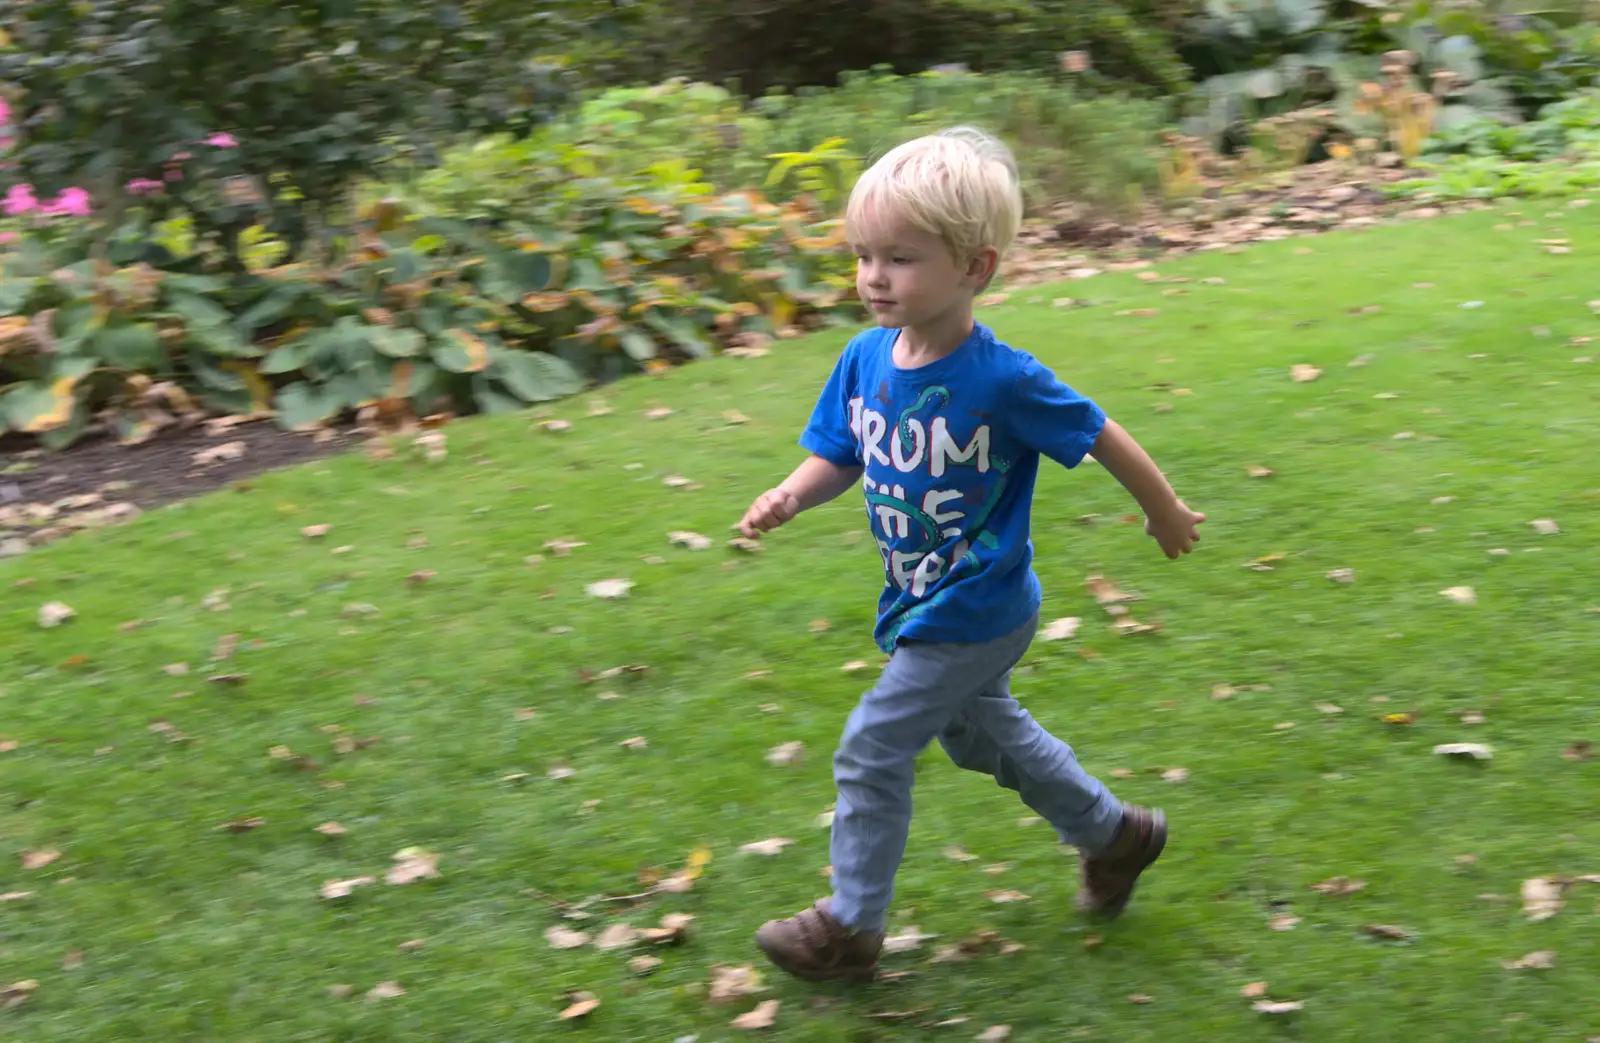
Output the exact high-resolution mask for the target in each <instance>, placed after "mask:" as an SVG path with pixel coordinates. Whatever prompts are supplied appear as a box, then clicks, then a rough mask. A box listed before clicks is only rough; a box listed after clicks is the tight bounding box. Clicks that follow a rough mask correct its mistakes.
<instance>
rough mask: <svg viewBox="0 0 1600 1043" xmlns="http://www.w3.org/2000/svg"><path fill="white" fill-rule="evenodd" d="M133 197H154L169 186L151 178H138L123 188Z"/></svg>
mask: <svg viewBox="0 0 1600 1043" xmlns="http://www.w3.org/2000/svg"><path fill="white" fill-rule="evenodd" d="M123 187H124V188H126V189H127V191H128V194H129V195H131V196H153V195H156V194H157V193H159V192H161V191H163V190H164V189H165V188H166V187H167V186H166V183H165V182H162V181H157V180H156V179H155V178H151V177H136V178H134V179H133V180H132V181H129V182H128V183H127V184H126V185H124V186H123Z"/></svg>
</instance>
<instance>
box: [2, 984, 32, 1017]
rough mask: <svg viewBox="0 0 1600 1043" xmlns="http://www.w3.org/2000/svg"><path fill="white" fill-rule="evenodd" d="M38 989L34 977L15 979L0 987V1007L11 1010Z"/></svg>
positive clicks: (25, 1000)
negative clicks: (21, 979) (22, 979)
mask: <svg viewBox="0 0 1600 1043" xmlns="http://www.w3.org/2000/svg"><path fill="white" fill-rule="evenodd" d="M38 991H39V982H38V980H37V979H35V978H28V979H26V980H24V981H15V982H12V983H11V984H10V985H7V986H6V987H5V988H3V989H0V1008H4V1009H5V1010H11V1009H13V1008H15V1007H20V1006H22V1005H23V1004H24V1003H26V1002H28V998H29V997H30V996H32V995H33V994H34V993H36V992H38Z"/></svg>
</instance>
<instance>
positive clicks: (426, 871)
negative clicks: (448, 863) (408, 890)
mask: <svg viewBox="0 0 1600 1043" xmlns="http://www.w3.org/2000/svg"><path fill="white" fill-rule="evenodd" d="M394 862H395V864H394V865H393V866H391V867H390V868H389V871H388V872H387V873H385V874H384V880H385V881H386V882H388V883H390V884H394V885H396V886H400V885H404V884H414V883H416V882H417V881H418V880H431V879H433V878H434V877H437V876H438V875H439V856H438V855H436V854H434V853H433V852H432V851H425V850H423V849H422V848H420V847H408V848H403V849H401V850H399V851H396V852H395V853H394Z"/></svg>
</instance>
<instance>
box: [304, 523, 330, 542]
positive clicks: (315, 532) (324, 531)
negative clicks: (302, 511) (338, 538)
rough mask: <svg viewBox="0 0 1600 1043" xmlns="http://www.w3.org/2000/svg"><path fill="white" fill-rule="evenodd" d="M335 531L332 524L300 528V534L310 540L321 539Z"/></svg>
mask: <svg viewBox="0 0 1600 1043" xmlns="http://www.w3.org/2000/svg"><path fill="white" fill-rule="evenodd" d="M332 531H333V526H332V525H307V526H306V527H305V528H303V529H301V530H300V535H302V536H304V537H305V538H306V539H308V540H320V539H322V537H324V536H326V535H328V533H330V532H332Z"/></svg>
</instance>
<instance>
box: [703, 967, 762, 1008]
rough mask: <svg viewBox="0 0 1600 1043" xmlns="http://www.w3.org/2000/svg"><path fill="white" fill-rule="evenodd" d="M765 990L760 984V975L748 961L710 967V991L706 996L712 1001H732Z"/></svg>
mask: <svg viewBox="0 0 1600 1043" xmlns="http://www.w3.org/2000/svg"><path fill="white" fill-rule="evenodd" d="M765 991H766V989H765V987H764V986H762V984H761V975H760V974H758V973H756V969H755V968H754V967H752V966H750V965H749V964H748V963H747V964H744V965H742V966H739V967H727V966H723V965H721V964H719V965H717V966H715V967H712V968H711V991H710V993H709V994H708V998H709V999H710V1000H711V1002H712V1003H732V1002H733V1001H734V1000H736V999H738V998H739V997H741V996H748V995H750V994H751V993H756V992H765Z"/></svg>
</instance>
